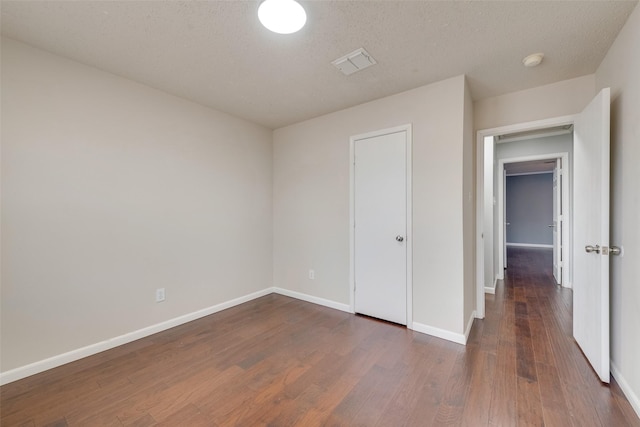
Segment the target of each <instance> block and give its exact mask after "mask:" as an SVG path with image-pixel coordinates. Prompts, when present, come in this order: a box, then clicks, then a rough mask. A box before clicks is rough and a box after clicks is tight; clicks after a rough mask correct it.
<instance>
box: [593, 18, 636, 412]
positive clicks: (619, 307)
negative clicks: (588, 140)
mask: <svg viewBox="0 0 640 427" xmlns="http://www.w3.org/2000/svg"><path fill="white" fill-rule="evenodd" d="M639 52H640V7H636V8H635V11H634V12H633V13H632V14H631V16H630V17H629V19H628V20H627V23H626V25H625V26H624V28H623V29H622V31H621V32H620V34H619V35H618V38H617V39H616V41H615V42H614V43H613V45H612V46H611V49H610V50H609V52H608V53H607V56H606V57H605V59H604V60H603V61H602V63H601V64H600V67H599V68H598V70H597V72H596V87H597V89H598V90H600V89H602V88H604V87H611V99H612V102H611V236H610V237H611V244H613V245H621V246H623V247H624V256H623V257H612V259H611V361H612V362H613V363H612V366H613V368H614V370H613V373H614V376H615V378H616V380H618V382H619V383H621V385H623V388H626V389H625V392H627V396H628V397H629V400H630V401H632V403H633V404H634V407H635V410H636V412H637V413H638V415H639V416H640V363H638V361H640V332H639V331H640V263H638V260H640V196H639V195H640V192H639V190H638V183H640V169H639V168H638V162H639V161H640V54H639ZM629 392H631V393H632V395H630V393H629Z"/></svg>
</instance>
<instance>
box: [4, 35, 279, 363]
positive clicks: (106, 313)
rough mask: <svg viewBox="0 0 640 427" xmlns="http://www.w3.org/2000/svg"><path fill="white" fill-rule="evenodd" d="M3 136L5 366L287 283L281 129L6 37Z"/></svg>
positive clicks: (83, 344) (66, 349) (61, 351)
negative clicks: (279, 199)
mask: <svg viewBox="0 0 640 427" xmlns="http://www.w3.org/2000/svg"><path fill="white" fill-rule="evenodd" d="M1 136H2V267H3V268H2V289H1V291H2V292H1V295H2V306H1V308H2V310H1V311H2V314H1V322H2V341H1V344H2V345H1V347H2V353H1V359H2V366H1V369H2V371H3V372H6V371H7V370H12V369H14V368H18V367H21V366H24V365H26V364H29V363H32V362H36V361H40V360H42V359H45V358H48V357H51V356H56V355H59V354H61V353H64V352H68V351H71V350H75V349H78V348H80V347H83V346H87V345H91V344H94V343H97V342H99V341H102V340H107V339H110V338H113V337H116V336H120V335H122V334H125V333H129V332H131V331H135V330H138V329H140V328H144V327H147V326H149V325H153V324H157V323H159V322H163V321H166V320H168V319H172V318H175V317H177V316H181V315H184V314H186V313H191V312H194V311H196V310H199V309H203V308H205V307H209V306H212V305H215V304H218V303H221V302H225V301H228V300H230V299H233V298H236V297H240V296H244V295H247V294H249V293H252V292H255V291H259V290H263V289H265V288H268V287H270V286H271V277H272V262H271V251H272V239H271V224H272V216H271V215H272V202H271V200H272V196H271V179H272V174H271V159H272V145H271V138H272V133H271V131H270V130H268V129H266V128H263V127H260V126H257V125H254V124H251V123H249V122H246V121H243V120H240V119H237V118H234V117H231V116H229V115H226V114H223V113H219V112H216V111H213V110H211V109H208V108H205V107H202V106H199V105H197V104H194V103H192V102H188V101H185V100H183V99H179V98H176V97H173V96H170V95H167V94H165V93H162V92H159V91H156V90H154V89H151V88H149V87H146V86H143V85H140V84H137V83H134V82H132V81H129V80H125V79H122V78H120V77H117V76H114V75H111V74H108V73H105V72H102V71H99V70H96V69H94V68H90V67H87V66H84V65H81V64H79V63H76V62H73V61H69V60H66V59H63V58H61V57H58V56H55V55H52V54H49V53H45V52H43V51H40V50H37V49H34V48H31V47H28V46H26V45H23V44H20V43H18V42H15V41H12V40H7V39H3V40H2V134H1ZM160 287H164V288H166V295H167V299H166V301H165V302H163V303H160V304H157V303H155V301H154V291H155V289H156V288H160Z"/></svg>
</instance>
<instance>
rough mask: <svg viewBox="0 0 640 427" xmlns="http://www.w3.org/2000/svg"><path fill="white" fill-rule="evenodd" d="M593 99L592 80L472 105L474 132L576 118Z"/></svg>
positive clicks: (586, 78)
mask: <svg viewBox="0 0 640 427" xmlns="http://www.w3.org/2000/svg"><path fill="white" fill-rule="evenodd" d="M594 96H595V76H594V75H593V74H589V75H587V76H582V77H578V78H575V79H570V80H563V81H560V82H557V83H552V84H549V85H545V86H539V87H536V88H533V89H527V90H522V91H518V92H512V93H508V94H506V95H501V96H497V97H494V98H487V99H482V100H480V101H476V102H475V103H474V109H473V111H474V115H475V119H474V120H475V128H476V130H482V129H492V128H495V127H499V126H507V125H512V124H516V123H524V122H531V121H535V120H542V119H548V118H551V117H561V116H566V115H569V114H576V113H579V112H580V111H582V109H583V108H584V107H585V106H586V105H587V104H588V103H589V101H591V99H592V98H593V97H594Z"/></svg>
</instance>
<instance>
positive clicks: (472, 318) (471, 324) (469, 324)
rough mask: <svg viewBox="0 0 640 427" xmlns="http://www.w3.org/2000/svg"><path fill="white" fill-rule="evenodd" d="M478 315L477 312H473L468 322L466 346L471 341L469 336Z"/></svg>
mask: <svg viewBox="0 0 640 427" xmlns="http://www.w3.org/2000/svg"><path fill="white" fill-rule="evenodd" d="M477 314H478V313H476V311H475V310H473V312H472V313H471V316H470V317H469V320H468V321H467V329H465V330H464V345H467V341H469V334H470V333H471V328H472V327H473V321H474V320H475V319H476V315H477Z"/></svg>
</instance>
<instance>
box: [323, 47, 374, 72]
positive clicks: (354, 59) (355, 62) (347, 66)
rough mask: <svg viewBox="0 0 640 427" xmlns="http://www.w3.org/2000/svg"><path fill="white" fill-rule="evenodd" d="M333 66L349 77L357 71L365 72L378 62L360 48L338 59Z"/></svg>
mask: <svg viewBox="0 0 640 427" xmlns="http://www.w3.org/2000/svg"><path fill="white" fill-rule="evenodd" d="M332 64H333V65H334V66H335V67H336V68H337V69H338V70H340V71H342V73H343V74H344V75H345V76H348V75H349V74H353V73H355V72H356V71H360V70H364V69H365V68H367V67H370V66H372V65H373V64H377V62H376V60H375V59H373V57H372V56H371V55H369V53H368V52H367V51H366V50H364V49H363V48H360V49H356V50H354V51H353V52H351V53H349V54H346V55H345V56H343V57H342V58H338V59H336V60H335V61H333V62H332Z"/></svg>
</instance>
